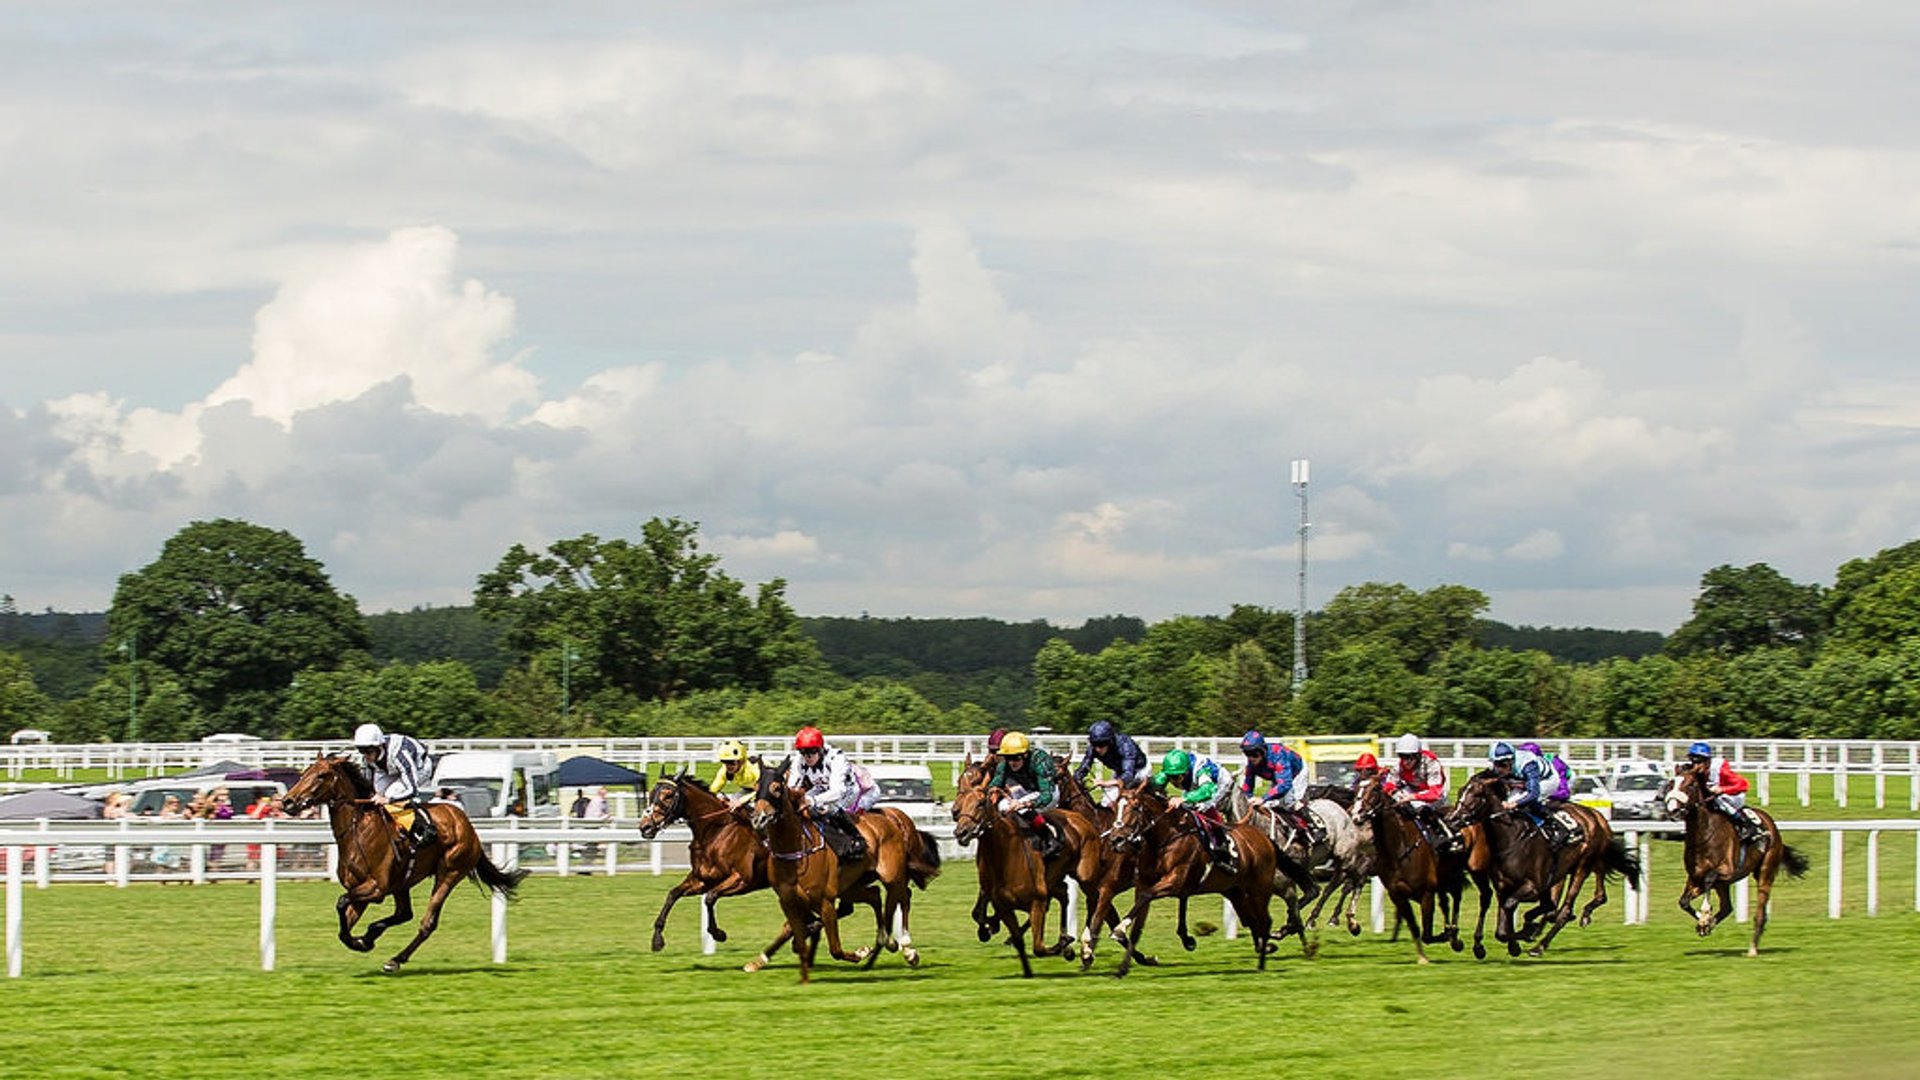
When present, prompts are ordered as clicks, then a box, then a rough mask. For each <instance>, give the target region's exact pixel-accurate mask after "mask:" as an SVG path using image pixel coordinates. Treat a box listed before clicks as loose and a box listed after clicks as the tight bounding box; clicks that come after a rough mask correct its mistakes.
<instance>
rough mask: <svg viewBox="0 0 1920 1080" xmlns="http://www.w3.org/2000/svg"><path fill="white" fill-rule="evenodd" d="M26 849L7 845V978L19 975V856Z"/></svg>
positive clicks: (23, 899)
mask: <svg viewBox="0 0 1920 1080" xmlns="http://www.w3.org/2000/svg"><path fill="white" fill-rule="evenodd" d="M25 851H26V849H25V848H23V847H20V846H18V845H9V846H8V847H7V849H6V855H7V978H9V979H17V978H19V977H20V916H21V914H22V912H21V910H20V908H21V904H22V903H23V902H24V901H25V897H24V896H22V895H21V891H20V858H21V856H22V854H23V853H24V852H25Z"/></svg>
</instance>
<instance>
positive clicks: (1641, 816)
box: [1610, 770, 1667, 821]
mask: <svg viewBox="0 0 1920 1080" xmlns="http://www.w3.org/2000/svg"><path fill="white" fill-rule="evenodd" d="M1666 783H1667V777H1666V774H1665V773H1663V772H1660V771H1658V770H1656V771H1654V772H1650V773H1649V772H1628V773H1626V774H1625V775H1623V776H1620V777H1619V778H1618V779H1616V780H1614V782H1613V784H1612V786H1611V788H1610V791H1611V793H1612V795H1613V819H1614V820H1615V821H1654V820H1657V819H1658V818H1660V817H1661V814H1662V808H1661V806H1660V789H1661V788H1663V787H1665V786H1666Z"/></svg>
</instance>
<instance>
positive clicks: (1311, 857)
mask: <svg viewBox="0 0 1920 1080" xmlns="http://www.w3.org/2000/svg"><path fill="white" fill-rule="evenodd" d="M1328 793H1329V789H1328V788H1326V787H1324V786H1318V787H1314V788H1309V789H1308V796H1309V797H1308V799H1307V800H1306V802H1305V803H1304V812H1305V813H1306V814H1307V815H1308V818H1309V820H1312V821H1317V822H1319V825H1320V830H1321V832H1320V834H1319V835H1314V834H1312V833H1309V832H1306V831H1304V830H1302V829H1301V828H1299V827H1298V826H1297V825H1295V824H1294V823H1293V822H1291V821H1289V820H1287V819H1286V818H1285V817H1284V816H1283V815H1280V814H1277V813H1274V812H1273V810H1272V809H1270V808H1269V807H1267V806H1266V805H1265V804H1263V803H1256V802H1252V801H1251V800H1249V799H1248V798H1247V793H1246V791H1245V789H1244V788H1241V787H1240V786H1239V785H1238V784H1236V785H1235V786H1234V789H1233V796H1232V798H1231V800H1230V802H1229V806H1230V809H1229V811H1228V813H1227V819H1228V820H1229V821H1240V820H1251V821H1252V822H1253V823H1254V824H1255V825H1258V826H1259V827H1260V828H1261V830H1262V831H1264V832H1265V833H1266V834H1267V839H1269V840H1272V841H1273V844H1274V846H1275V847H1277V848H1279V849H1280V850H1281V851H1282V852H1284V853H1286V855H1287V856H1288V857H1289V858H1291V859H1292V860H1293V861H1294V862H1297V863H1299V864H1300V865H1302V866H1305V867H1306V868H1307V869H1308V871H1309V872H1310V873H1311V874H1312V875H1313V880H1314V882H1315V884H1316V886H1317V889H1318V892H1319V902H1318V903H1316V904H1315V905H1314V908H1313V911H1312V912H1311V913H1310V914H1309V915H1307V916H1306V917H1305V920H1304V921H1303V920H1302V917H1301V915H1300V909H1301V907H1302V905H1304V904H1306V903H1307V902H1308V901H1311V900H1313V899H1314V896H1313V893H1312V892H1308V894H1307V895H1305V896H1302V895H1301V891H1300V890H1298V889H1296V888H1294V885H1293V882H1291V881H1289V880H1287V879H1286V877H1285V876H1284V875H1283V876H1282V877H1281V878H1280V880H1278V881H1277V882H1275V895H1276V896H1278V897H1279V898H1280V899H1281V900H1282V901H1284V902H1285V903H1286V905H1287V924H1286V925H1285V926H1284V927H1282V928H1281V930H1280V933H1279V935H1278V936H1279V937H1282V938H1284V937H1286V936H1287V935H1288V934H1299V935H1300V947H1301V948H1302V949H1303V950H1304V951H1305V952H1306V953H1307V955H1309V956H1311V955H1313V953H1314V952H1315V951H1316V949H1317V946H1316V945H1315V944H1314V943H1313V942H1311V941H1309V939H1308V937H1307V933H1306V925H1307V924H1308V923H1311V922H1312V921H1313V920H1315V919H1317V918H1319V917H1320V909H1321V908H1323V907H1325V906H1326V902H1327V899H1328V898H1329V897H1331V896H1333V895H1334V894H1336V893H1339V894H1340V895H1341V896H1342V899H1343V902H1344V898H1345V897H1346V895H1348V894H1349V893H1355V894H1357V893H1358V891H1359V888H1360V886H1361V885H1362V884H1365V882H1366V880H1367V878H1369V877H1371V876H1372V873H1373V871H1372V861H1373V860H1372V852H1371V851H1369V850H1364V849H1363V847H1362V844H1361V840H1362V833H1361V830H1360V829H1358V828H1357V827H1355V825H1354V824H1353V818H1352V816H1351V815H1349V814H1348V813H1347V808H1346V807H1345V806H1343V805H1341V804H1340V802H1339V801H1338V800H1336V799H1332V798H1328V797H1327V795H1328ZM1369 846H1370V845H1369ZM1339 917H1340V905H1336V906H1335V908H1334V919H1335V920H1337V919H1338V918H1339ZM1329 925H1332V924H1331V923H1329ZM1351 930H1352V932H1353V933H1355V934H1358V933H1359V932H1360V924H1359V922H1358V921H1357V920H1356V921H1354V922H1353V923H1352V925H1351Z"/></svg>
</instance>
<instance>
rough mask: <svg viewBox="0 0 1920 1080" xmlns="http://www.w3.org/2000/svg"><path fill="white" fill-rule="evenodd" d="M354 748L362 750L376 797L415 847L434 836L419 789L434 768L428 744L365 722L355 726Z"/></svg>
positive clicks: (429, 840) (377, 801) (423, 798)
mask: <svg viewBox="0 0 1920 1080" xmlns="http://www.w3.org/2000/svg"><path fill="white" fill-rule="evenodd" d="M353 748H354V749H355V750H358V751H360V763H361V765H362V766H363V767H364V768H365V769H366V772H367V778H368V779H369V780H371V781H372V782H373V801H374V803H375V804H376V805H379V806H383V807H385V808H386V811H387V813H389V814H391V815H393V821H394V824H395V825H397V826H398V827H399V828H400V829H402V830H403V831H405V832H406V834H407V836H408V838H409V839H411V840H412V841H413V849H414V850H415V851H419V850H420V847H421V845H423V844H427V843H430V842H432V840H433V838H434V830H433V815H431V814H429V813H427V812H426V799H425V797H424V796H422V794H421V792H420V789H421V787H422V786H424V785H425V784H426V782H427V776H428V774H429V773H430V772H431V771H432V769H431V768H430V766H429V763H428V761H427V746H426V744H425V743H423V742H421V741H420V740H419V739H416V738H414V737H413V736H411V735H402V734H400V733H399V732H394V733H393V734H391V735H389V734H387V733H386V732H384V731H381V730H380V725H379V724H374V723H366V724H361V725H360V726H359V727H357V728H354V729H353Z"/></svg>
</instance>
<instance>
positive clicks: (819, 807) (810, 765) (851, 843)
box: [787, 725, 876, 859]
mask: <svg viewBox="0 0 1920 1080" xmlns="http://www.w3.org/2000/svg"><path fill="white" fill-rule="evenodd" d="M793 748H794V750H795V751H796V755H795V757H794V759H793V763H792V764H791V765H789V766H788V767H787V786H788V787H791V788H793V789H794V790H796V791H800V792H803V793H804V794H805V805H806V808H807V812H808V813H809V814H810V815H811V816H812V817H813V819H814V820H815V821H817V822H819V823H820V825H821V829H822V831H823V832H825V833H826V834H827V842H828V843H829V844H831V845H832V846H833V850H834V854H836V855H838V856H840V858H842V859H862V858H865V857H866V854H867V841H866V838H865V837H863V836H861V835H860V830H859V829H858V828H857V827H856V826H855V825H854V823H853V818H852V817H851V816H850V815H852V814H857V813H860V812H861V811H863V810H867V809H871V808H872V806H873V801H874V799H875V797H876V792H875V791H874V789H873V788H872V787H871V786H870V785H866V786H863V785H862V784H861V783H860V780H859V777H858V775H857V774H856V773H855V771H854V768H853V763H852V762H850V761H848V760H847V755H846V754H845V753H843V752H841V750H840V748H839V747H837V746H828V745H827V738H826V736H825V735H822V734H821V733H820V729H819V728H817V727H813V726H811V725H809V726H807V727H803V728H801V729H800V730H799V731H797V732H795V733H794V736H793Z"/></svg>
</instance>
